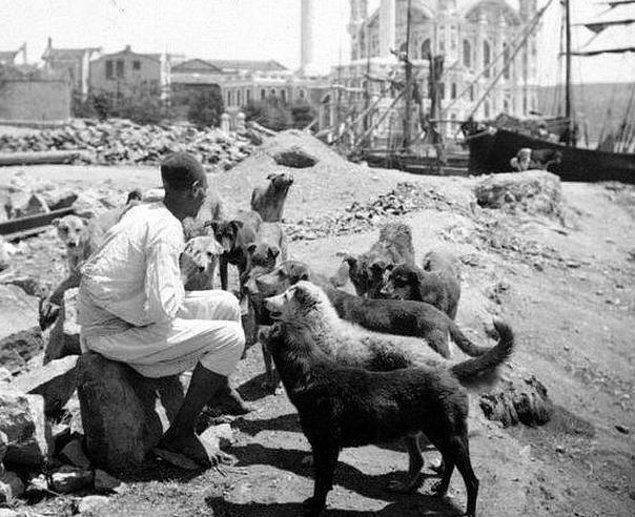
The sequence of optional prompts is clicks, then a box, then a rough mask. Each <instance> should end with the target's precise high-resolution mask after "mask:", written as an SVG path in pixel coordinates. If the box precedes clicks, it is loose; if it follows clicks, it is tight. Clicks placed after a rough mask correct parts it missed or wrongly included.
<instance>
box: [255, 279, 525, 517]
mask: <svg viewBox="0 0 635 517" xmlns="http://www.w3.org/2000/svg"><path fill="white" fill-rule="evenodd" d="M265 304H266V306H267V308H268V309H269V311H270V313H271V315H272V317H273V318H274V319H276V320H279V321H280V322H282V325H281V327H280V328H275V327H274V330H273V331H272V332H270V333H269V336H263V339H265V340H266V341H267V346H268V347H269V349H270V351H271V353H272V356H273V360H274V362H275V365H276V368H277V369H278V372H279V374H280V377H281V378H282V382H283V384H284V386H285V390H286V391H287V394H288V396H289V399H290V400H291V402H292V403H293V404H294V405H295V406H296V408H297V409H298V413H299V414H300V423H301V426H302V429H303V431H304V433H305V435H306V437H307V439H308V441H309V443H310V444H311V448H312V451H313V462H314V468H315V480H316V481H315V491H314V496H313V497H312V498H311V499H309V500H307V505H308V507H309V509H310V512H311V515H318V514H319V513H320V511H321V510H322V509H323V508H324V507H325V504H326V495H327V494H328V492H329V490H330V489H331V488H332V481H333V471H334V468H335V464H336V463H337V457H338V455H339V451H340V450H341V448H342V447H350V446H361V445H367V444H371V443H382V442H388V441H391V440H394V439H397V438H401V437H406V438H407V444H408V452H409V469H408V478H407V480H406V482H405V483H394V484H392V487H391V488H393V489H395V490H399V491H413V490H416V489H417V488H418V486H419V485H420V480H421V478H420V473H421V469H422V468H423V457H422V455H421V450H420V449H419V445H418V440H417V435H418V434H421V433H424V434H425V435H426V436H427V437H428V439H429V440H430V441H431V442H432V443H433V444H434V445H435V446H436V447H437V448H438V449H439V451H440V452H441V454H442V456H443V463H444V467H443V475H442V479H441V481H440V483H439V485H438V486H437V493H439V494H440V495H443V494H445V493H446V491H447V488H448V485H449V481H450V477H451V475H452V470H453V468H454V466H455V465H456V466H457V467H458V468H459V471H460V472H461V474H462V476H463V479H464V481H465V484H466V488H467V493H468V507H467V511H468V515H475V511H476V496H477V492H478V480H477V479H476V477H475V475H474V473H473V472H472V468H471V466H470V462H469V450H468V444H467V408H468V402H467V395H466V393H465V392H464V391H463V390H462V389H461V387H460V384H465V385H469V384H471V383H473V382H474V381H475V380H476V379H477V378H479V377H481V376H483V375H485V376H488V377H489V379H490V380H489V382H491V379H492V378H493V374H494V373H495V371H496V368H497V366H498V365H500V364H501V363H502V362H503V361H505V360H506V359H507V358H508V357H509V355H510V354H511V353H512V351H513V347H514V339H513V334H512V332H511V329H510V328H509V327H508V326H507V325H505V324H504V323H502V322H500V321H497V322H495V325H496V327H497V329H498V331H499V333H500V335H501V341H500V342H499V344H498V345H496V346H495V347H493V348H492V349H491V350H490V351H489V352H488V353H487V354H484V355H483V356H481V357H479V358H475V359H469V360H467V361H464V362H462V363H458V364H455V365H448V364H443V363H441V362H438V361H434V360H432V359H431V358H429V357H428V358H426V357H423V356H421V355H418V354H417V353H415V352H414V351H413V350H409V349H407V348H405V347H402V346H399V344H398V343H396V342H394V341H392V340H391V339H390V337H389V336H382V335H379V334H372V333H369V332H365V331H364V330H363V329H361V328H359V327H357V326H355V325H351V324H349V323H346V322H344V321H342V320H340V319H339V318H338V317H337V314H336V312H335V310H334V308H333V307H332V306H331V305H330V303H329V301H328V298H327V297H326V295H325V294H324V293H323V292H322V291H321V290H320V289H319V288H318V287H317V286H315V285H313V284H311V283H309V282H305V281H301V282H298V283H297V284H296V285H295V286H293V287H291V288H290V289H288V290H287V291H285V292H284V293H283V294H281V295H277V296H274V297H271V298H267V299H266V300H265ZM412 366H415V368H411V367H412ZM366 370H370V371H366ZM393 370H397V371H393ZM378 372H387V373H378Z"/></svg>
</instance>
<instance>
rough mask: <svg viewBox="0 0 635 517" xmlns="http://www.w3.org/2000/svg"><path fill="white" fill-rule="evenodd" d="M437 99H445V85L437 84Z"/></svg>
mask: <svg viewBox="0 0 635 517" xmlns="http://www.w3.org/2000/svg"><path fill="white" fill-rule="evenodd" d="M439 99H445V83H439Z"/></svg>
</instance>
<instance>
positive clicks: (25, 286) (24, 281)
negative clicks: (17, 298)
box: [2, 275, 46, 298]
mask: <svg viewBox="0 0 635 517" xmlns="http://www.w3.org/2000/svg"><path fill="white" fill-rule="evenodd" d="M2 284H4V285H15V286H18V287H19V288H20V289H22V290H23V291H24V292H25V293H26V294H28V295H29V296H35V297H37V298H40V297H44V296H45V295H46V288H45V287H43V286H42V284H41V283H40V281H39V280H38V279H37V278H34V277H32V276H15V275H12V276H9V277H7V278H3V279H2Z"/></svg>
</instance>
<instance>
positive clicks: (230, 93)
mask: <svg viewBox="0 0 635 517" xmlns="http://www.w3.org/2000/svg"><path fill="white" fill-rule="evenodd" d="M231 105H232V92H231V90H227V106H231Z"/></svg>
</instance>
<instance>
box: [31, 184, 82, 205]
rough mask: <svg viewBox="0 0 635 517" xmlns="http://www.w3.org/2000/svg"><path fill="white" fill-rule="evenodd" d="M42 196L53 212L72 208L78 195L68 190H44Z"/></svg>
mask: <svg viewBox="0 0 635 517" xmlns="http://www.w3.org/2000/svg"><path fill="white" fill-rule="evenodd" d="M40 195H41V196H42V199H44V201H45V202H46V204H47V205H48V207H49V208H50V209H51V210H59V209H60V208H67V207H69V206H71V205H72V204H73V203H74V202H75V200H76V199H77V193H76V192H73V191H72V190H66V189H55V188H54V189H52V190H48V189H47V190H43V191H42V192H41V193H40Z"/></svg>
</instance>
